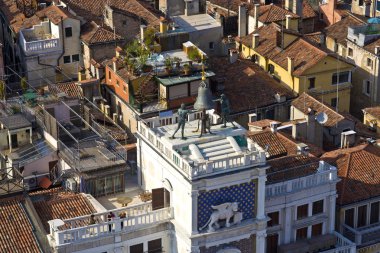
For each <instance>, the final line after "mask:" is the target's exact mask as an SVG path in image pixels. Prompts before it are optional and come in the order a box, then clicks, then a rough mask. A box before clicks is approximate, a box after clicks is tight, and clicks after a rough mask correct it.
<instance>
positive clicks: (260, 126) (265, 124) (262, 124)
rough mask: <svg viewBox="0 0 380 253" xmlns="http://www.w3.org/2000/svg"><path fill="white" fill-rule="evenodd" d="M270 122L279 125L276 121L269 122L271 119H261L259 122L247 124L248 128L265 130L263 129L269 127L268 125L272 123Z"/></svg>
mask: <svg viewBox="0 0 380 253" xmlns="http://www.w3.org/2000/svg"><path fill="white" fill-rule="evenodd" d="M272 122H276V123H280V122H278V121H275V120H271V119H262V120H259V121H254V122H249V123H248V126H252V127H255V128H257V129H261V130H265V129H267V128H269V127H270V123H272Z"/></svg>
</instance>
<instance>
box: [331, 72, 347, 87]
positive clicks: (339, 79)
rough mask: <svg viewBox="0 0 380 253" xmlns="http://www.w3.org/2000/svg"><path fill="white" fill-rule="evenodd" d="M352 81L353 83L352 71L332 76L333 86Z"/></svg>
mask: <svg viewBox="0 0 380 253" xmlns="http://www.w3.org/2000/svg"><path fill="white" fill-rule="evenodd" d="M350 81H351V72H350V71H344V72H339V73H334V74H333V76H332V85H336V84H342V83H347V82H350Z"/></svg>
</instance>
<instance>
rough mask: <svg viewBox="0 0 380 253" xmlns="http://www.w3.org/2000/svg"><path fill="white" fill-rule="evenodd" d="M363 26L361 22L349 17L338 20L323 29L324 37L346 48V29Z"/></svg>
mask: <svg viewBox="0 0 380 253" xmlns="http://www.w3.org/2000/svg"><path fill="white" fill-rule="evenodd" d="M363 24H365V23H364V22H363V21H362V20H360V19H358V18H356V17H353V16H351V15H350V16H348V17H345V18H344V19H342V20H340V21H339V22H337V23H335V24H333V25H331V26H329V27H327V28H326V29H325V32H326V36H327V37H330V38H332V39H336V40H337V42H338V43H339V44H342V45H344V46H346V45H347V42H346V38H347V33H348V27H350V26H357V25H363Z"/></svg>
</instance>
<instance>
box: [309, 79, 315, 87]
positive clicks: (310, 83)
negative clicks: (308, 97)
mask: <svg viewBox="0 0 380 253" xmlns="http://www.w3.org/2000/svg"><path fill="white" fill-rule="evenodd" d="M314 88H315V77H311V78H309V89H314Z"/></svg>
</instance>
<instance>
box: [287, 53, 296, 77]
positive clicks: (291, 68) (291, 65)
mask: <svg viewBox="0 0 380 253" xmlns="http://www.w3.org/2000/svg"><path fill="white" fill-rule="evenodd" d="M287 58H288V73H289V74H290V75H291V74H292V73H293V71H294V60H293V58H291V57H289V56H288V57H287Z"/></svg>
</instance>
